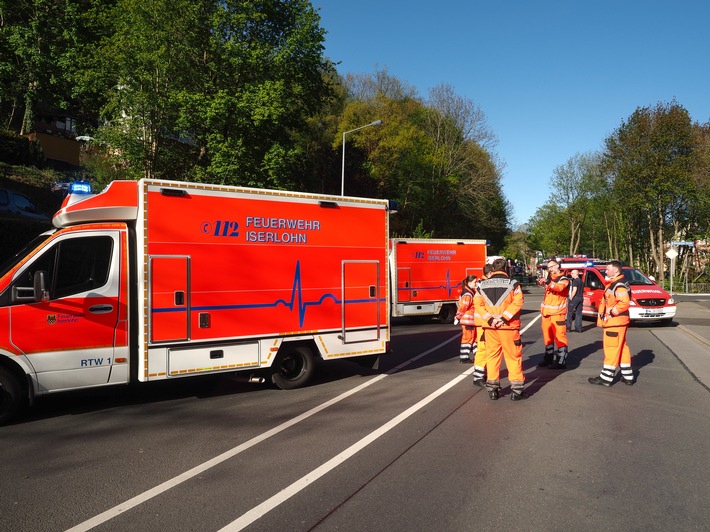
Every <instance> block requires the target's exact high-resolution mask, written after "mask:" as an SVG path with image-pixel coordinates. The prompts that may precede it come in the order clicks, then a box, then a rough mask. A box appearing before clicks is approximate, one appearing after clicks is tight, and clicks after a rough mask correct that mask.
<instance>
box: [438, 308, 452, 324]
mask: <svg viewBox="0 0 710 532" xmlns="http://www.w3.org/2000/svg"><path fill="white" fill-rule="evenodd" d="M455 317H456V306H455V305H444V306H443V307H441V310H440V311H439V321H440V322H441V323H453V322H454V318H455Z"/></svg>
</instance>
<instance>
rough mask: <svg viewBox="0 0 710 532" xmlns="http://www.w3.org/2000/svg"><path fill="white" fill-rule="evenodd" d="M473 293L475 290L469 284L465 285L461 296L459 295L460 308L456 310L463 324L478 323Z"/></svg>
mask: <svg viewBox="0 0 710 532" xmlns="http://www.w3.org/2000/svg"><path fill="white" fill-rule="evenodd" d="M473 295H474V294H473V291H472V290H471V289H470V288H469V287H468V286H464V288H463V292H462V293H461V297H459V303H458V310H457V312H456V317H457V318H458V320H459V323H460V324H461V325H468V326H474V325H476V320H475V317H474V312H475V309H474V308H473Z"/></svg>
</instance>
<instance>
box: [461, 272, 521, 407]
mask: <svg viewBox="0 0 710 532" xmlns="http://www.w3.org/2000/svg"><path fill="white" fill-rule="evenodd" d="M523 299H524V298H523V291H522V289H521V287H520V283H518V282H517V281H515V280H514V279H511V278H510V277H508V275H507V274H506V273H505V272H502V271H494V272H492V273H491V276H490V278H488V279H485V280H483V281H481V282H480V283H478V286H477V287H476V296H475V297H474V305H475V306H476V310H477V312H478V314H480V316H481V320H482V323H483V331H484V334H485V338H486V353H487V361H486V369H487V371H488V378H487V380H486V388H487V389H488V394H489V397H490V398H491V399H494V400H495V399H498V396H499V392H500V364H501V357H505V365H506V367H507V368H508V378H509V379H510V388H511V390H512V392H513V393H512V394H511V399H513V400H520V399H525V398H527V395H525V394H524V393H523V389H524V385H525V376H524V375H523V364H522V359H523V342H522V339H521V338H520V310H521V309H522V308H523Z"/></svg>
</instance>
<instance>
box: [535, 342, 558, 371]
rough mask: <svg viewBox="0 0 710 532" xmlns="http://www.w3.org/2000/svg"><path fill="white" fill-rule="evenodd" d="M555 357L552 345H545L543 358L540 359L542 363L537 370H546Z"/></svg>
mask: <svg viewBox="0 0 710 532" xmlns="http://www.w3.org/2000/svg"><path fill="white" fill-rule="evenodd" d="M554 355H555V347H554V346H552V345H546V346H545V356H544V357H543V359H542V362H540V363H539V364H538V365H537V367H539V368H546V367H547V366H549V365H550V364H552V362H553V358H554Z"/></svg>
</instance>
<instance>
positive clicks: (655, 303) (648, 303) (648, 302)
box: [636, 299, 666, 307]
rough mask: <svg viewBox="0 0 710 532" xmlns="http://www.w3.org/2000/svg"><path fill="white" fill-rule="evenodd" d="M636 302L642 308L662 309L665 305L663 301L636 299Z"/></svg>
mask: <svg viewBox="0 0 710 532" xmlns="http://www.w3.org/2000/svg"><path fill="white" fill-rule="evenodd" d="M636 301H637V302H638V304H639V305H641V306H642V307H662V306H663V305H665V304H666V300H665V299H637V300H636Z"/></svg>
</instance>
